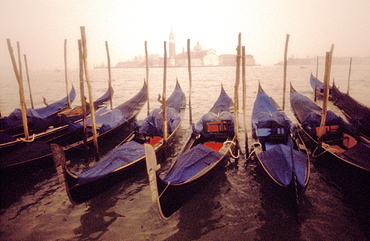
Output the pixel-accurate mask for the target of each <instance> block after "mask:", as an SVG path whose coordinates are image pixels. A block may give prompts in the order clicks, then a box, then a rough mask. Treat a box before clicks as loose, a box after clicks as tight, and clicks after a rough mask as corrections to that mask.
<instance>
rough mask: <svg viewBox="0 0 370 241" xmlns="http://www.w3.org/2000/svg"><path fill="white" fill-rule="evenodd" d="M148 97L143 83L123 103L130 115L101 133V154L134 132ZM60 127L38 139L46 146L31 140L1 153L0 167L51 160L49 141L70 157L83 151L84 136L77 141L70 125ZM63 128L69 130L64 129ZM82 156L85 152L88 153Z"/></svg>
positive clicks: (126, 113)
mask: <svg viewBox="0 0 370 241" xmlns="http://www.w3.org/2000/svg"><path fill="white" fill-rule="evenodd" d="M146 99H147V85H146V84H144V85H143V87H142V89H141V90H140V92H139V93H138V94H137V95H135V96H134V97H133V98H131V99H130V100H128V101H126V102H125V103H123V104H121V105H120V106H118V107H116V108H121V109H123V110H120V111H121V112H122V114H124V115H125V116H126V117H127V119H125V120H124V121H123V122H121V123H120V124H118V125H117V126H115V127H114V128H112V129H110V130H107V131H105V132H104V133H101V134H99V136H98V143H99V147H100V148H101V150H102V153H104V152H106V151H107V149H112V148H113V147H112V145H116V144H118V143H119V142H121V141H122V140H124V139H126V138H127V137H128V136H130V135H131V134H132V133H133V131H134V130H135V127H136V125H135V119H136V116H137V115H138V114H139V112H140V110H141V109H142V107H143V106H144V104H145V102H146ZM124 109H128V111H127V112H124ZM60 129H61V130H62V131H61V133H59V132H56V133H55V135H50V136H49V137H48V140H47V141H37V143H42V146H43V149H41V150H40V148H37V147H35V148H33V147H34V146H36V144H35V143H33V142H31V143H23V144H22V145H23V146H22V147H20V148H17V149H16V150H13V151H12V152H10V153H2V155H1V157H0V160H1V168H2V169H5V168H8V167H14V166H17V165H21V164H25V163H32V162H37V161H38V160H49V161H52V156H53V155H52V151H51V149H50V146H49V144H50V143H57V144H61V145H63V146H64V149H65V150H66V152H67V156H68V157H69V156H72V155H78V154H80V153H81V151H82V150H84V147H83V146H84V141H82V140H81V138H82V136H81V135H78V136H77V140H78V141H76V139H74V138H76V136H74V134H76V132H75V131H71V130H69V129H68V127H65V126H62V127H60ZM63 130H64V131H66V132H63ZM92 143H93V138H92V136H90V137H89V138H88V139H87V145H88V146H90V148H92V146H93V144H92ZM38 145H39V144H38ZM29 149H30V150H33V152H29V151H28V150H29ZM1 151H2V150H1ZM81 155H85V153H83V154H81Z"/></svg>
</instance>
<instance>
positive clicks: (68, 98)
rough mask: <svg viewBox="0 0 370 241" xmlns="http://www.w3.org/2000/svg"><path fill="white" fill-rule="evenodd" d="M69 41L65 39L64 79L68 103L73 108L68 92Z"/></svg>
mask: <svg viewBox="0 0 370 241" xmlns="http://www.w3.org/2000/svg"><path fill="white" fill-rule="evenodd" d="M67 72H68V70H67V39H64V79H65V81H66V92H67V102H68V107H71V100H70V97H69V91H68V74H67Z"/></svg>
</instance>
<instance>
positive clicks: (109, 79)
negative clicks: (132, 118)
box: [105, 41, 113, 109]
mask: <svg viewBox="0 0 370 241" xmlns="http://www.w3.org/2000/svg"><path fill="white" fill-rule="evenodd" d="M105 48H106V50H107V59H108V89H109V94H110V98H109V100H110V109H113V100H112V74H111V71H110V56H109V47H108V41H105Z"/></svg>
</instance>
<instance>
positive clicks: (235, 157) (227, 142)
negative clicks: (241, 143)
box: [224, 141, 240, 159]
mask: <svg viewBox="0 0 370 241" xmlns="http://www.w3.org/2000/svg"><path fill="white" fill-rule="evenodd" d="M229 143H230V144H231V145H234V146H236V143H235V142H234V141H225V142H224V145H225V144H229ZM231 145H230V146H229V147H228V148H229V152H230V155H231V157H232V158H234V159H238V158H239V157H240V150H239V148H238V147H236V148H238V154H237V155H236V156H235V155H234V153H233V151H232V150H231Z"/></svg>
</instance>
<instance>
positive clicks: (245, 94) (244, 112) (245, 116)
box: [242, 46, 249, 156]
mask: <svg viewBox="0 0 370 241" xmlns="http://www.w3.org/2000/svg"><path fill="white" fill-rule="evenodd" d="M242 81H243V120H244V131H245V155H246V156H248V155H249V149H248V131H247V79H246V63H245V46H243V47H242Z"/></svg>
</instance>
